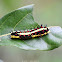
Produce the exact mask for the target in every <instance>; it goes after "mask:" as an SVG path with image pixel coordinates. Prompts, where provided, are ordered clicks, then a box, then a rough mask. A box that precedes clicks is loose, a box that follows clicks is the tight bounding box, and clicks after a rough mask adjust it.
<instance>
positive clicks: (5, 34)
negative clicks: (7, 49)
mask: <svg viewBox="0 0 62 62" xmlns="http://www.w3.org/2000/svg"><path fill="white" fill-rule="evenodd" d="M10 34H11V33H8V34H4V35H0V37H3V36H7V35H10Z"/></svg>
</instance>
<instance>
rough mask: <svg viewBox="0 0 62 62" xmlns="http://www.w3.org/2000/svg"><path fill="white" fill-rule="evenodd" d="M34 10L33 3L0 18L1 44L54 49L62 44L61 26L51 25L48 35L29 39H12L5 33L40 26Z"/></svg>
mask: <svg viewBox="0 0 62 62" xmlns="http://www.w3.org/2000/svg"><path fill="white" fill-rule="evenodd" d="M32 11H33V5H28V6H24V7H22V8H19V9H18V10H15V11H13V12H11V13H9V14H7V15H5V16H4V17H2V18H1V19H0V46H6V45H8V46H9V45H10V46H16V47H19V48H21V49H25V50H52V49H55V48H57V47H59V46H60V45H61V44H62V29H61V27H51V28H50V33H49V34H48V35H46V36H43V37H40V38H34V39H29V40H16V39H11V38H10V35H7V36H6V35H5V34H8V33H10V32H11V31H13V30H25V29H31V28H34V27H37V26H39V25H38V24H37V23H36V22H35V21H34V19H33V16H32ZM3 35H4V36H3Z"/></svg>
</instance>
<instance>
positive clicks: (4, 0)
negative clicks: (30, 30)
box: [0, 0, 62, 62]
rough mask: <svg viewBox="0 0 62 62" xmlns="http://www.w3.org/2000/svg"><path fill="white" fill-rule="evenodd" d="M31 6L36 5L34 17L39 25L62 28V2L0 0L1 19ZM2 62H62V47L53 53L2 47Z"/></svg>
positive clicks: (60, 0) (0, 58)
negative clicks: (14, 11)
mask: <svg viewBox="0 0 62 62" xmlns="http://www.w3.org/2000/svg"><path fill="white" fill-rule="evenodd" d="M30 4H35V6H34V11H33V16H34V20H35V21H36V22H37V23H38V24H39V25H40V24H43V25H45V24H47V25H48V26H61V27H62V0H0V18H1V17H3V16H4V15H5V14H7V13H9V12H11V11H13V10H15V9H18V8H20V7H22V6H25V5H30ZM0 62H62V46H61V47H59V48H57V49H54V50H52V51H26V50H21V49H19V48H16V47H9V46H7V47H6V46H1V47H0Z"/></svg>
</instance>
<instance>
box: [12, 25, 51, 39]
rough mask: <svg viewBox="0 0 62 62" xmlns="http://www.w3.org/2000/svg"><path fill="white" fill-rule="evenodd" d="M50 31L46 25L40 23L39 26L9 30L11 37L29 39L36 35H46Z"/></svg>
mask: <svg viewBox="0 0 62 62" xmlns="http://www.w3.org/2000/svg"><path fill="white" fill-rule="evenodd" d="M49 32H50V30H49V28H48V27H46V26H45V27H43V26H42V25H41V26H40V27H39V28H36V29H31V30H28V31H27V30H25V31H23V32H21V31H13V32H11V39H31V38H36V37H42V36H44V35H47V34H48V33H49Z"/></svg>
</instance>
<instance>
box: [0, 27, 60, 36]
mask: <svg viewBox="0 0 62 62" xmlns="http://www.w3.org/2000/svg"><path fill="white" fill-rule="evenodd" d="M52 27H59V26H50V27H48V28H49V29H50V28H52ZM10 34H11V33H8V34H4V35H0V37H3V36H7V35H10Z"/></svg>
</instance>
